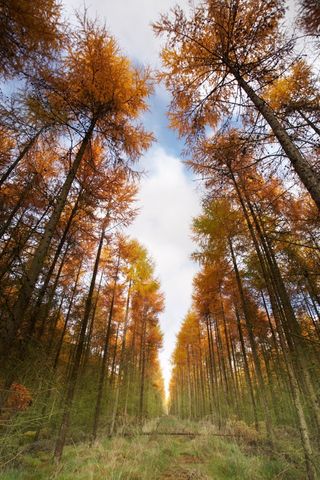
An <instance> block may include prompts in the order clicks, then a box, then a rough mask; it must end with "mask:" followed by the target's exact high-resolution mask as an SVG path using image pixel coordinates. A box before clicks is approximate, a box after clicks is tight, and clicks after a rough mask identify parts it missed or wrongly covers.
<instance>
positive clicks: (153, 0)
mask: <svg viewBox="0 0 320 480" xmlns="http://www.w3.org/2000/svg"><path fill="white" fill-rule="evenodd" d="M176 3H179V5H180V6H181V7H187V6H188V1H187V0H179V2H177V1H176V0H161V1H160V0H116V1H114V0H86V1H85V2H83V1H82V0H64V2H63V4H64V5H65V6H66V12H67V13H68V14H70V12H71V11H72V9H79V8H80V9H81V8H82V7H83V5H84V4H85V5H86V6H87V8H88V13H89V15H90V16H92V17H96V18H97V19H99V20H101V21H102V22H105V24H106V26H107V28H108V30H109V31H110V33H112V34H113V35H115V37H116V39H117V40H118V42H119V45H120V47H121V48H122V49H123V51H124V53H125V54H126V55H128V56H129V57H131V58H135V59H138V60H139V61H140V62H142V63H146V64H149V65H152V66H154V65H155V64H156V63H157V62H158V57H159V39H157V38H156V37H155V36H154V34H153V31H152V28H151V23H152V22H155V21H157V20H158V19H159V16H160V13H167V12H168V11H169V10H170V8H172V7H173V6H174V5H176Z"/></svg>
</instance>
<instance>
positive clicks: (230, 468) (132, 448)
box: [0, 417, 305, 480]
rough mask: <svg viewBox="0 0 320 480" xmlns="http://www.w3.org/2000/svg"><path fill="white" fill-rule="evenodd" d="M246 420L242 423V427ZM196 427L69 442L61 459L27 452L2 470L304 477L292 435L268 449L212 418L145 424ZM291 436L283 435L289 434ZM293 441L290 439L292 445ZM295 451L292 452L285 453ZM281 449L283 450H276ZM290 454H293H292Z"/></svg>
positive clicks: (123, 479) (62, 477)
mask: <svg viewBox="0 0 320 480" xmlns="http://www.w3.org/2000/svg"><path fill="white" fill-rule="evenodd" d="M239 428H240V430H241V426H240V427H239V426H238V430H239ZM154 429H158V431H168V430H171V431H180V432H181V431H193V432H199V433H201V434H202V435H199V436H195V437H191V438H190V437H172V436H166V435H158V436H157V435H151V436H147V435H140V436H133V437H130V438H128V437H125V438H124V437H114V438H113V439H108V438H104V439H100V441H99V442H97V444H96V445H94V446H93V447H92V448H89V446H88V444H85V443H81V444H78V445H73V446H72V445H69V446H67V447H66V448H65V451H64V455H63V459H62V462H61V463H60V464H59V465H56V464H54V463H53V462H52V458H51V455H50V454H49V453H47V452H37V453H33V454H24V455H22V456H21V457H19V458H17V459H16V460H15V464H14V465H12V467H11V468H10V469H7V470H5V471H3V472H2V475H1V474H0V478H1V480H50V479H52V480H54V479H56V480H161V479H162V480H165V479H167V480H170V479H172V480H174V479H176V480H208V479H214V480H229V479H230V480H231V479H233V480H269V479H270V480H271V479H272V480H276V479H277V480H302V479H304V478H305V474H304V470H303V458H302V457H301V452H300V451H299V450H298V449H297V448H296V447H294V444H293V443H290V442H289V440H288V439H287V438H286V439H285V440H281V441H283V442H285V443H283V444H282V445H281V444H280V443H279V445H277V448H276V450H273V451H272V452H270V451H268V448H267V446H266V444H265V443H264V442H263V439H261V438H257V435H256V434H255V432H252V431H248V429H247V427H246V430H245V431H246V433H245V435H244V436H243V437H242V438H241V441H240V439H239V438H238V440H237V441H236V440H235V439H229V437H218V436H215V435H214V433H216V431H215V429H214V427H213V426H212V425H210V424H208V423H207V424H201V423H198V424H192V423H191V422H181V421H178V420H176V419H174V418H172V417H164V418H163V419H161V421H160V423H159V422H157V421H153V423H149V424H147V425H146V426H145V428H144V430H145V431H149V432H152V431H154ZM238 430H237V432H238ZM284 437H285V436H284V435H282V436H279V438H284ZM289 443H290V445H289ZM285 450H286V451H289V452H290V455H288V454H287V455H285V454H281V452H282V451H285ZM275 452H277V453H275ZM288 457H290V458H288Z"/></svg>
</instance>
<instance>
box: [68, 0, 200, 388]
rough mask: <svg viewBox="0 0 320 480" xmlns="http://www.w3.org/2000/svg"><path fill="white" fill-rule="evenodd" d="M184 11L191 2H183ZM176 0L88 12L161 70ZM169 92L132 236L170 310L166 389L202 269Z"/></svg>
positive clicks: (102, 1) (129, 51) (165, 322)
mask: <svg viewBox="0 0 320 480" xmlns="http://www.w3.org/2000/svg"><path fill="white" fill-rule="evenodd" d="M178 3H179V4H180V5H181V6H182V7H186V8H187V6H188V1H187V0H179V2H178ZM175 4H176V1H175V0H161V1H160V0H117V1H116V2H115V1H114V0H87V2H86V6H87V9H88V14H89V15H90V16H91V17H96V18H97V19H98V20H99V21H101V22H104V23H105V24H106V26H107V28H108V29H109V31H110V33H111V34H112V35H114V36H115V38H116V39H117V41H118V44H119V46H120V48H121V49H122V51H123V53H124V54H126V55H128V57H129V58H131V60H132V61H133V62H137V63H139V64H144V65H148V66H150V67H151V68H153V69H155V68H158V67H160V59H159V52H160V49H161V43H160V40H159V39H157V38H156V37H155V36H154V34H153V32H152V29H151V23H152V22H153V21H156V20H157V19H158V17H159V13H160V12H163V13H164V12H167V11H168V10H169V9H170V8H171V7H173V6H174V5H175ZM63 5H64V6H65V15H66V16H67V17H69V18H70V16H72V12H73V10H74V9H75V8H76V9H82V8H83V5H84V3H83V0H63ZM169 102H170V97H169V94H168V92H166V90H165V89H164V87H163V86H161V85H157V87H156V89H155V93H154V95H153V97H152V98H151V100H150V112H148V113H147V114H146V115H145V118H144V123H145V126H146V128H147V129H149V130H151V131H153V132H154V134H155V136H156V137H157V142H156V143H155V144H154V145H153V147H152V148H151V149H150V150H149V151H148V152H147V154H146V155H145V156H144V157H143V158H142V159H141V162H140V164H139V166H138V169H143V170H144V171H146V172H147V174H146V175H145V176H144V177H143V179H142V181H141V187H140V192H139V195H138V207H139V208H140V214H139V216H138V217H137V219H136V220H135V222H134V223H133V225H132V226H131V227H130V228H129V231H128V233H129V234H130V235H131V236H133V237H135V238H137V239H138V240H139V241H140V242H141V243H142V244H143V245H144V246H145V247H146V248H147V249H148V251H149V253H150V255H151V256H152V258H153V260H154V262H155V266H156V275H157V276H158V278H159V280H160V282H161V287H162V290H163V292H164V294H165V301H166V308H165V312H164V313H163V314H162V315H161V318H160V323H161V327H162V331H163V333H164V346H163V349H162V352H161V355H160V362H161V366H162V370H163V375H164V380H165V385H166V389H167V388H168V384H169V380H170V371H171V363H170V358H171V354H172V352H173V349H174V345H175V338H176V334H177V332H178V330H179V328H180V324H181V322H182V320H183V318H184V316H185V314H186V313H187V311H188V308H189V307H190V305H191V295H192V279H193V276H194V274H195V273H196V271H197V266H196V265H195V264H194V263H193V262H192V261H191V260H190V254H191V253H192V251H193V249H194V245H193V243H192V241H191V238H190V233H191V232H190V224H191V220H192V217H193V216H195V215H197V214H198V213H199V212H200V198H199V193H198V192H197V190H196V186H197V184H196V182H195V181H194V179H193V178H192V175H191V174H190V172H188V171H187V169H186V168H185V166H184V165H183V163H182V161H181V158H180V154H181V151H182V149H183V146H184V145H183V141H181V140H179V139H178V138H177V135H176V134H175V132H172V131H170V130H169V129H168V127H167V124H168V120H167V117H166V108H167V106H168V104H169Z"/></svg>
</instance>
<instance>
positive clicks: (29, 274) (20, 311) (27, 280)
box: [0, 120, 96, 356]
mask: <svg viewBox="0 0 320 480" xmlns="http://www.w3.org/2000/svg"><path fill="white" fill-rule="evenodd" d="M95 123H96V122H95V120H92V121H91V124H90V126H89V128H88V130H87V132H86V135H85V137H84V138H83V140H82V143H81V146H80V148H79V150H78V152H77V155H76V157H75V160H74V162H73V164H72V167H71V169H70V171H69V173H68V175H67V178H66V179H65V182H64V185H63V187H62V189H61V191H60V195H59V197H58V198H57V201H56V204H55V207H54V209H53V212H52V214H51V217H50V219H49V221H48V223H47V225H46V228H45V231H44V234H43V237H42V239H41V241H40V242H39V245H38V247H37V249H36V251H35V253H34V255H33V259H32V261H31V264H30V266H29V268H28V269H27V271H26V274H25V276H24V278H23V281H22V285H21V289H20V292H19V295H18V298H17V301H16V304H15V306H14V308H13V312H12V316H11V317H10V318H9V319H8V323H7V331H6V338H3V339H0V340H1V343H2V346H1V345H0V356H1V355H3V354H8V353H9V351H10V348H11V347H12V344H13V342H14V340H15V336H16V333H17V331H18V328H19V326H20V324H21V323H22V320H23V318H24V315H25V311H26V308H27V306H28V304H29V302H30V300H31V297H32V294H33V290H34V286H35V284H36V282H37V280H38V277H39V275H40V272H41V270H42V267H43V264H44V260H45V258H46V255H47V253H48V250H49V247H50V243H51V240H52V237H53V235H54V232H55V229H56V227H57V224H58V222H59V220H60V216H61V213H62V211H63V209H64V207H65V203H66V200H67V196H68V193H69V191H70V188H71V185H72V183H73V181H74V179H75V176H76V174H77V171H78V168H79V166H80V163H81V160H82V158H83V156H84V153H85V151H86V148H87V146H88V144H89V142H90V139H91V137H92V133H93V129H94V127H95Z"/></svg>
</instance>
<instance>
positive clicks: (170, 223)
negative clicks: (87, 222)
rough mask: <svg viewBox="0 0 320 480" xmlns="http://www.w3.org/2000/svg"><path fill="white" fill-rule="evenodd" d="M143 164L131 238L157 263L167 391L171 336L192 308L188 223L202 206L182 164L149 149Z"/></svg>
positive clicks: (165, 154) (190, 241)
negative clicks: (162, 305)
mask: <svg viewBox="0 0 320 480" xmlns="http://www.w3.org/2000/svg"><path fill="white" fill-rule="evenodd" d="M144 164H145V166H146V167H147V168H148V165H149V169H150V170H149V175H148V176H147V177H145V178H144V179H143V180H142V182H141V187H140V193H139V206H140V208H141V212H140V215H139V216H138V217H137V219H136V220H135V222H134V224H133V225H132V226H131V227H130V229H129V234H130V235H131V236H133V237H135V238H137V239H138V240H139V241H140V242H141V243H142V244H144V245H145V246H146V248H147V249H148V251H149V253H150V255H151V256H152V257H153V259H154V260H155V263H156V275H157V276H158V277H159V279H160V282H161V286H162V290H163V292H164V294H165V303H166V309H165V312H164V314H163V315H162V316H161V327H162V330H163V332H164V348H163V351H162V352H161V358H160V359H161V365H162V369H163V375H164V378H165V383H166V387H168V383H169V379H170V371H171V366H170V357H171V354H172V351H173V349H174V344H175V336H176V333H177V332H178V330H179V327H180V323H181V320H182V319H183V317H184V316H185V314H186V312H187V310H188V308H189V306H190V301H191V294H192V278H193V275H194V274H195V272H196V265H194V264H193V263H192V262H191V261H190V253H191V252H192V251H193V249H194V245H193V244H192V240H191V238H190V223H191V218H192V217H193V216H195V215H197V214H198V213H199V211H200V201H199V197H198V195H197V193H196V191H195V187H194V184H193V182H192V180H191V179H190V178H189V177H188V176H187V175H186V172H185V169H184V167H183V164H182V162H181V161H180V160H179V159H178V158H176V157H174V156H170V155H168V154H167V153H166V152H165V150H164V149H163V148H161V147H159V146H157V147H154V148H152V149H151V150H150V152H149V153H148V154H147V155H146V157H145V158H144Z"/></svg>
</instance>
